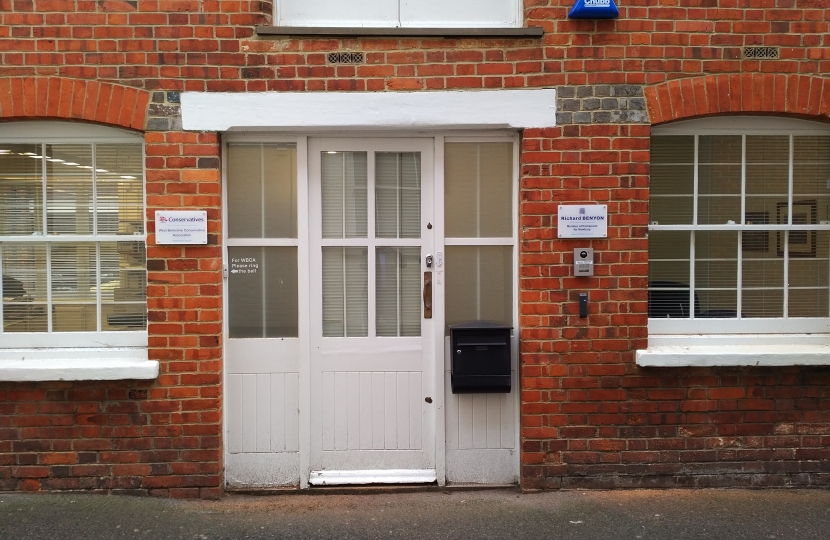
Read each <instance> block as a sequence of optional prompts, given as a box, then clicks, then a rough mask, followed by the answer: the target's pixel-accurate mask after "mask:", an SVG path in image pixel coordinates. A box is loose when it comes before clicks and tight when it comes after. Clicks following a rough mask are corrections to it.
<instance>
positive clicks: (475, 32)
mask: <svg viewBox="0 0 830 540" xmlns="http://www.w3.org/2000/svg"><path fill="white" fill-rule="evenodd" d="M256 33H257V35H258V36H317V37H319V36H336V37H366V36H373V37H446V38H541V37H542V36H543V35H544V29H543V28H542V27H541V26H525V27H518V28H516V27H479V28H468V27H432V28H424V27H399V26H398V27H365V26H361V27H356V26H257V27H256Z"/></svg>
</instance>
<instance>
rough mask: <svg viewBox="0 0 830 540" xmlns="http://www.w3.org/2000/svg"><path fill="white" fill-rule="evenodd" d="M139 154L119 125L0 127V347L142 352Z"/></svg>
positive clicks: (144, 308) (135, 140) (133, 138)
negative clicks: (116, 127) (131, 349)
mask: <svg viewBox="0 0 830 540" xmlns="http://www.w3.org/2000/svg"><path fill="white" fill-rule="evenodd" d="M60 133H66V134H67V135H70V136H67V137H60V136H59V135H58V136H55V135H56V134H60ZM143 162H144V151H143V146H142V143H141V138H140V137H136V136H135V135H132V134H125V133H123V132H121V131H117V130H109V129H103V128H99V127H94V126H76V125H71V126H69V125H67V124H63V123H57V122H41V123H37V122H33V123H29V124H17V125H15V124H9V125H5V126H3V127H2V129H0V271H2V276H3V280H2V291H3V300H2V303H0V320H2V323H3V324H2V326H0V343H2V345H0V347H2V348H3V349H6V350H8V349H21V348H24V349H25V348H38V349H41V352H42V349H43V348H49V347H56V348H64V347H72V348H76V347H92V348H98V349H100V348H102V347H119V346H124V347H131V346H134V347H140V348H141V349H142V354H143V356H144V358H146V345H147V332H146V329H147V298H146V288H147V272H146V253H145V238H146V236H145V228H144V166H143ZM24 356H25V355H24ZM128 356H129V355H128ZM5 357H8V355H6V356H5ZM0 359H1V358H0Z"/></svg>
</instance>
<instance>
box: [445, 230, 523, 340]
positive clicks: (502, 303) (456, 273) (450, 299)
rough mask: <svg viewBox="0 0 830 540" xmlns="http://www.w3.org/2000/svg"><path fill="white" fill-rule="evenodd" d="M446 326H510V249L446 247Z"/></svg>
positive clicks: (511, 300) (511, 307)
mask: <svg viewBox="0 0 830 540" xmlns="http://www.w3.org/2000/svg"><path fill="white" fill-rule="evenodd" d="M446 279H447V282H446V287H445V290H446V300H445V303H446V311H445V315H446V324H447V325H450V324H456V323H461V322H467V321H478V320H485V321H491V322H497V323H502V324H507V325H512V324H513V247H512V246H446Z"/></svg>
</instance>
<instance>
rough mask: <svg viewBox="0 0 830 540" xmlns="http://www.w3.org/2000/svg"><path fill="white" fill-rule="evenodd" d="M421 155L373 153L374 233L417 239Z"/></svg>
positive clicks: (419, 211)
mask: <svg viewBox="0 0 830 540" xmlns="http://www.w3.org/2000/svg"><path fill="white" fill-rule="evenodd" d="M420 223H421V154H420V153H419V152H395V153H392V152H378V153H377V154H375V236H376V237H377V238H420V237H421V230H420Z"/></svg>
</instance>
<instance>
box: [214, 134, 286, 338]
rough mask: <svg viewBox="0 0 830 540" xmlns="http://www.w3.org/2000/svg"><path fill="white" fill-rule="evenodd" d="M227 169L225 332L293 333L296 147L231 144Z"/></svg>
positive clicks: (245, 334) (245, 335)
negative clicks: (226, 297)
mask: <svg viewBox="0 0 830 540" xmlns="http://www.w3.org/2000/svg"><path fill="white" fill-rule="evenodd" d="M227 167H228V168H227V178H228V191H227V199H228V217H227V221H228V240H227V244H228V260H229V262H230V279H229V280H228V329H229V336H230V337H231V338H286V337H297V336H298V335H299V334H298V332H299V323H298V309H299V308H298V292H297V287H298V274H297V244H298V242H297V145H296V144H293V143H232V144H229V145H228V152H227Z"/></svg>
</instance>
